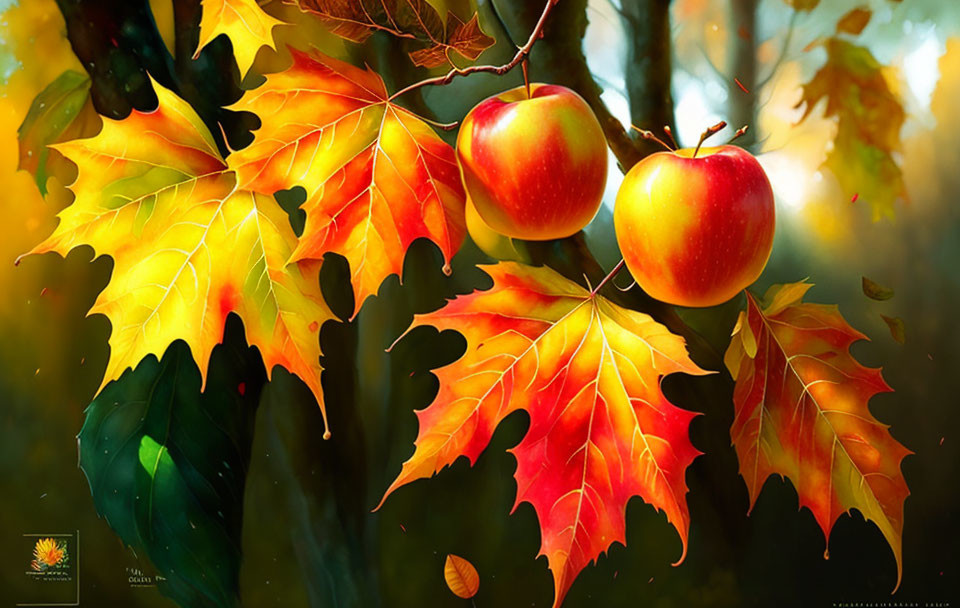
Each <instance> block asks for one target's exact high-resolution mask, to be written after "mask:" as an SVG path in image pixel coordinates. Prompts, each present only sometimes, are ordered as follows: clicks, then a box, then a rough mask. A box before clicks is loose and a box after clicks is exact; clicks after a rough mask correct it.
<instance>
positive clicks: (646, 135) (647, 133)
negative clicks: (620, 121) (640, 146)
mask: <svg viewBox="0 0 960 608" xmlns="http://www.w3.org/2000/svg"><path fill="white" fill-rule="evenodd" d="M630 128H631V129H633V130H634V131H636V132H637V133H639V134H640V137H642V138H644V139H649V140H653V141H655V142H657V143H658V144H660V145H661V146H663V147H664V148H666V149H667V151H668V152H674V151H675V149H674V148H671V147H670V146H668V145H667V144H665V143H664V142H663V140H662V139H660V138H659V137H657V136H656V135H655V134H654V133H653V132H652V131H647V130H646V129H641V128H640V127H638V126H636V125H630Z"/></svg>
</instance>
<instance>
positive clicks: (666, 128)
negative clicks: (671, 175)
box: [663, 125, 680, 150]
mask: <svg viewBox="0 0 960 608" xmlns="http://www.w3.org/2000/svg"><path fill="white" fill-rule="evenodd" d="M663 132H664V133H666V134H667V137H669V138H670V141H671V143H673V149H674V150H679V149H680V145H679V144H677V140H676V138H674V136H673V129H671V128H670V125H663Z"/></svg>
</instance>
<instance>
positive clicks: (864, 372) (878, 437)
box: [724, 283, 911, 590]
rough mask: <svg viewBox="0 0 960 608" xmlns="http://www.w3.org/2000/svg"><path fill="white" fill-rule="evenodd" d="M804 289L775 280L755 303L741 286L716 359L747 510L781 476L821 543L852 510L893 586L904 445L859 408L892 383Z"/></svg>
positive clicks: (829, 309)
mask: <svg viewBox="0 0 960 608" xmlns="http://www.w3.org/2000/svg"><path fill="white" fill-rule="evenodd" d="M810 287H812V285H810V284H809V283H793V284H788V285H774V286H773V287H771V288H770V290H769V291H768V292H767V294H766V296H765V297H764V303H765V305H763V306H762V305H761V304H760V303H758V302H757V300H756V299H754V297H753V296H752V295H750V294H747V310H746V311H743V312H741V313H740V319H739V320H738V322H737V326H736V328H735V330H734V337H733V340H732V341H731V343H730V348H729V349H728V351H727V353H726V356H725V358H724V359H725V361H726V364H727V367H728V369H729V370H730V373H731V375H732V376H733V377H734V378H735V379H736V381H737V384H736V388H735V390H734V404H735V412H736V413H735V416H734V421H733V426H732V427H731V428H730V436H731V438H732V440H733V445H734V446H735V448H736V451H737V457H738V459H739V461H740V474H741V475H742V476H743V478H744V480H745V481H746V483H747V489H748V490H749V493H750V508H751V509H752V508H753V505H754V504H755V503H756V500H757V496H758V495H759V494H760V490H761V488H762V487H763V484H764V482H765V481H766V479H767V477H769V476H770V475H773V474H779V475H782V476H785V477H787V478H789V479H790V480H791V481H792V482H793V484H794V486H796V488H797V494H798V496H799V499H800V506H801V507H807V508H809V509H810V511H812V512H813V515H814V517H815V518H816V520H817V523H818V524H819V525H820V527H821V528H822V529H823V532H824V535H825V537H826V543H827V545H828V546H829V541H830V530H831V528H832V527H833V524H834V522H836V521H837V518H839V517H840V515H842V514H843V513H845V512H847V511H849V510H850V509H851V508H856V509H858V510H859V511H860V512H861V513H863V515H864V517H865V518H866V519H868V520H871V521H873V522H874V523H876V524H877V526H878V527H879V528H880V531H881V532H882V533H883V536H884V537H885V538H886V539H887V542H888V543H890V547H891V548H892V549H893V553H894V557H895V558H896V561H897V586H898V587H899V585H900V577H901V574H902V563H901V561H902V552H901V541H902V533H903V502H904V500H905V499H906V497H907V496H908V495H909V493H910V492H909V490H908V489H907V483H906V480H904V478H903V474H902V473H901V472H900V462H901V461H902V460H903V458H904V456H906V455H907V454H910V453H911V452H910V451H909V450H908V449H906V448H905V447H903V445H901V444H900V443H898V442H897V441H896V440H895V439H894V438H893V437H892V436H891V435H890V433H889V432H888V431H887V427H886V425H883V424H881V423H880V422H878V421H877V420H876V419H875V418H874V417H873V415H872V414H871V413H870V410H869V409H868V407H867V402H868V401H869V400H870V398H871V397H872V396H874V395H876V394H877V393H882V392H888V391H891V390H892V389H891V388H890V387H889V386H888V385H887V383H886V382H884V380H883V378H882V376H881V374H880V370H879V369H871V368H867V367H864V366H862V365H860V364H859V363H858V362H857V361H856V360H855V359H854V358H853V357H852V356H851V355H850V352H849V348H850V345H851V344H853V343H854V342H856V341H858V340H865V339H866V336H864V335H863V334H861V333H860V332H858V331H857V330H855V329H853V328H852V327H850V325H849V324H847V322H846V321H845V320H844V319H843V317H842V316H840V312H839V311H838V310H837V307H836V306H825V305H822V304H808V303H804V302H803V301H802V299H803V296H804V294H805V293H806V291H807V290H808V289H809V288H810ZM828 555H829V554H828V553H827V552H824V556H828ZM895 590H896V589H895Z"/></svg>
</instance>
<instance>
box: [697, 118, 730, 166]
mask: <svg viewBox="0 0 960 608" xmlns="http://www.w3.org/2000/svg"><path fill="white" fill-rule="evenodd" d="M726 126H727V123H726V121H723V120H721V121H720V122H718V123H717V124H715V125H713V126H712V127H710V128H709V129H707V130H706V131H704V132H703V134H702V135H700V141H699V142H697V148H696V149H695V150H694V151H693V158H696V157H697V152H699V151H700V146H702V145H703V142H705V141H707V138H708V137H713V136H714V135H716V134H717V133H718V132H720V131H723V130H724V129H725V128H726Z"/></svg>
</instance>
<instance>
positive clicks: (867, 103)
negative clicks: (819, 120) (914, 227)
mask: <svg viewBox="0 0 960 608" xmlns="http://www.w3.org/2000/svg"><path fill="white" fill-rule="evenodd" d="M821 44H823V46H824V47H825V48H826V51H827V61H826V63H825V64H824V66H823V67H822V68H820V70H819V71H818V72H817V73H816V74H815V75H814V77H813V78H812V79H811V80H810V82H808V83H807V84H805V85H804V86H803V96H802V98H801V100H800V103H799V104H798V107H799V106H801V105H804V104H805V105H806V109H805V111H804V114H803V118H801V121H802V120H803V119H805V118H806V117H807V116H809V115H810V113H811V112H813V109H814V107H815V106H816V105H817V103H818V102H819V101H820V100H821V99H824V98H825V99H826V101H827V105H826V110H825V112H824V115H825V116H835V117H836V118H837V135H836V137H835V138H834V142H833V143H834V147H833V149H832V150H831V151H830V152H829V153H828V155H827V159H826V161H824V163H823V165H822V167H825V168H827V169H829V170H830V171H831V173H833V175H834V176H835V177H836V178H837V181H838V182H839V184H840V187H841V188H842V189H843V191H844V193H845V195H846V196H847V197H850V199H851V200H853V196H854V195H857V197H858V198H862V199H864V200H866V202H867V203H868V204H869V205H870V207H871V209H872V210H873V219H874V220H879V219H881V218H888V219H893V217H894V216H895V211H894V204H895V203H896V201H897V199H903V200H907V198H908V196H907V191H906V187H905V186H904V181H903V173H902V171H901V170H900V166H899V165H898V164H897V162H896V160H895V159H894V153H895V152H897V151H899V150H900V149H901V140H900V128H901V127H902V126H903V123H904V120H905V118H906V114H905V113H904V110H903V106H902V105H901V103H900V100H899V99H897V97H896V96H895V95H894V94H893V92H892V91H891V90H890V87H889V86H888V85H887V81H886V79H885V78H884V76H883V73H882V66H881V65H880V64H879V63H878V62H877V60H876V59H875V58H874V57H873V55H872V54H871V53H870V51H869V50H867V49H866V48H863V47H859V46H856V45H854V44H851V43H849V42H847V41H846V40H841V39H840V38H830V39H828V40H826V41H823V42H822V43H821Z"/></svg>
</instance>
